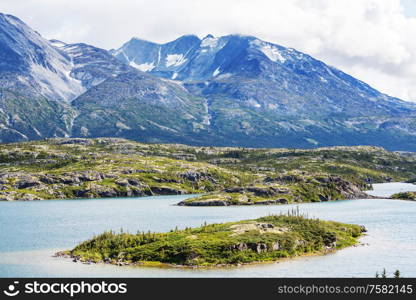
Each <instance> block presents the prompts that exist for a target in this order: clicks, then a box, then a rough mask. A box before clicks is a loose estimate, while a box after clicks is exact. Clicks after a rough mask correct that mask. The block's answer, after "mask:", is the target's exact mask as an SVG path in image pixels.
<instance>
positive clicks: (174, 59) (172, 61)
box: [166, 54, 187, 67]
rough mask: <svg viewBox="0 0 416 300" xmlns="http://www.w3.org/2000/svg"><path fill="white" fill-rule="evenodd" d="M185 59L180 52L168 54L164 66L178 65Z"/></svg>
mask: <svg viewBox="0 0 416 300" xmlns="http://www.w3.org/2000/svg"><path fill="white" fill-rule="evenodd" d="M186 61H187V59H186V58H185V57H184V56H183V55H182V54H168V55H167V56H166V67H170V66H175V67H178V66H180V65H182V64H183V63H184V62H186Z"/></svg>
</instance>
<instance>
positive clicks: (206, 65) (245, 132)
mask: <svg viewBox="0 0 416 300" xmlns="http://www.w3.org/2000/svg"><path fill="white" fill-rule="evenodd" d="M112 54H113V55H114V56H115V57H116V58H118V59H120V61H123V62H125V63H129V64H130V65H131V66H133V67H136V68H138V69H141V70H143V71H146V72H148V73H150V74H153V75H156V76H160V77H164V78H169V79H174V80H175V81H180V82H181V83H182V84H183V85H184V86H185V87H186V88H187V89H188V91H190V92H192V93H193V94H195V95H198V96H200V97H203V98H204V99H206V101H207V106H208V112H209V116H208V118H209V120H210V128H209V132H210V133H211V134H212V137H215V140H210V142H211V143H214V144H215V145H234V146H254V147H255V146H258V145H261V146H267V147H279V146H284V147H313V146H318V145H320V146H326V145H357V144H375V145H381V146H384V147H387V148H398V147H399V148H400V147H403V149H404V148H406V149H408V148H409V147H410V148H414V146H413V143H414V141H415V135H416V130H415V129H416V127H415V121H414V120H415V118H414V116H415V115H414V114H415V109H416V106H415V105H414V104H412V103H409V102H404V101H401V100H399V99H397V98H393V97H389V96H388V95H385V94H382V93H380V92H379V91H377V90H375V89H373V88H372V87H370V86H369V85H367V84H366V83H364V82H362V81H360V80H357V79H355V78H353V77H351V76H349V75H348V74H345V73H344V72H342V71H340V70H338V69H336V68H334V67H331V66H328V65H326V64H325V63H323V62H322V61H319V60H316V59H314V58H313V57H311V56H309V55H307V54H304V53H301V52H299V51H296V50H295V49H292V48H285V47H282V46H280V45H275V44H272V43H268V42H265V41H262V40H260V39H257V38H255V37H252V36H243V35H228V36H223V37H214V36H212V35H208V36H206V37H205V38H203V39H202V40H200V39H198V38H197V37H196V36H184V37H181V38H179V39H176V40H175V41H173V42H169V43H166V44H157V43H153V42H148V41H145V40H140V39H137V38H134V39H132V40H130V41H129V42H127V43H125V44H124V45H123V46H122V47H121V48H119V49H117V50H114V51H112Z"/></svg>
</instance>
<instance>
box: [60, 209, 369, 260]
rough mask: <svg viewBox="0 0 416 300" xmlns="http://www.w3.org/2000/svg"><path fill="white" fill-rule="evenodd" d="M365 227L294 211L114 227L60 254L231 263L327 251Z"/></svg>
mask: <svg viewBox="0 0 416 300" xmlns="http://www.w3.org/2000/svg"><path fill="white" fill-rule="evenodd" d="M363 232H365V228H364V227H363V226H358V225H350V224H343V223H338V222H331V221H321V220H319V219H311V218H307V217H305V216H303V215H300V214H299V212H298V211H296V210H294V211H292V212H289V213H288V214H284V215H283V214H282V215H271V216H266V217H262V218H258V219H255V220H244V221H238V222H230V223H223V224H209V225H207V224H205V225H203V226H201V227H197V228H185V229H183V230H178V229H175V230H172V231H170V232H167V233H151V232H148V233H144V232H138V233H137V234H131V233H125V232H120V233H115V232H112V231H108V232H104V233H103V234H100V235H98V236H95V237H93V238H92V239H91V240H88V241H85V242H83V243H81V244H79V245H78V246H76V247H75V248H74V249H72V250H71V251H64V252H60V253H58V254H57V255H60V256H70V257H72V259H73V260H74V261H82V262H87V263H98V262H102V263H111V264H116V265H120V266H121V265H148V266H162V265H172V266H226V265H238V264H246V263H253V262H266V261H276V260H279V259H283V258H289V257H295V256H300V255H306V254H318V253H326V252H329V251H334V250H337V249H342V248H344V247H347V246H352V245H355V244H356V243H357V238H359V237H360V236H361V235H362V234H363Z"/></svg>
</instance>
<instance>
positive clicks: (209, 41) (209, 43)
mask: <svg viewBox="0 0 416 300" xmlns="http://www.w3.org/2000/svg"><path fill="white" fill-rule="evenodd" d="M217 45H218V38H215V37H206V38H204V39H203V40H202V42H201V47H209V48H215V47H217Z"/></svg>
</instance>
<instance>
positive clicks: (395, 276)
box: [394, 270, 400, 278]
mask: <svg viewBox="0 0 416 300" xmlns="http://www.w3.org/2000/svg"><path fill="white" fill-rule="evenodd" d="M394 278H400V271H399V270H396V272H394Z"/></svg>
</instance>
